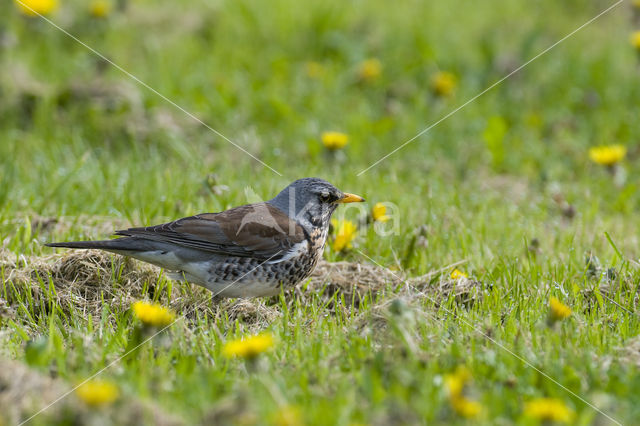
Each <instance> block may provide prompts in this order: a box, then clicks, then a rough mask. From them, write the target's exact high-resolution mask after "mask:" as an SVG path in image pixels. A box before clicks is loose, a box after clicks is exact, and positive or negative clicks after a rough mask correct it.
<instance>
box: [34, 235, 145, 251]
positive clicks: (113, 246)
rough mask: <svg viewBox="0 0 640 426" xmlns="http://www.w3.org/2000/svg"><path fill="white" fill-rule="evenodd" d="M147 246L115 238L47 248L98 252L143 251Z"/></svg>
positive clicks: (52, 244) (64, 243)
mask: <svg viewBox="0 0 640 426" xmlns="http://www.w3.org/2000/svg"><path fill="white" fill-rule="evenodd" d="M145 245H148V244H140V240H137V239H134V238H116V239H115V240H102V241H68V242H60V243H48V244H45V246H47V247H63V248H73V249H99V250H134V251H137V250H145V249H148V248H147V247H144V246H145Z"/></svg>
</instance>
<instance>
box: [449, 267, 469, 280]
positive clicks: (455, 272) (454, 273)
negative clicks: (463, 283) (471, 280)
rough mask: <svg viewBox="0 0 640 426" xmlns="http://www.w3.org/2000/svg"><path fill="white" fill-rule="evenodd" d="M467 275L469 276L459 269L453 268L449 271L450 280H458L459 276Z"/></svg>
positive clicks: (464, 276)
mask: <svg viewBox="0 0 640 426" xmlns="http://www.w3.org/2000/svg"><path fill="white" fill-rule="evenodd" d="M468 277H469V276H468V275H467V274H466V273H465V272H462V271H461V270H460V269H454V270H453V271H451V279H452V280H459V279H460V278H468Z"/></svg>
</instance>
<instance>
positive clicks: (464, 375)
mask: <svg viewBox="0 0 640 426" xmlns="http://www.w3.org/2000/svg"><path fill="white" fill-rule="evenodd" d="M470 380H471V372H470V371H469V370H468V369H467V367H465V366H462V365H461V366H459V367H458V368H456V371H454V372H453V374H447V375H445V376H444V385H445V387H446V388H447V392H448V393H449V397H450V398H458V397H460V396H462V391H463V390H464V387H465V385H466V384H467V383H468V382H469V381H470Z"/></svg>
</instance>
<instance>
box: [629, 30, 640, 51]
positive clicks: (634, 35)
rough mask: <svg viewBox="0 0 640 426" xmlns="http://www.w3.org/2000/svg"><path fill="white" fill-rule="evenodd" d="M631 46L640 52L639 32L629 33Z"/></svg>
mask: <svg viewBox="0 0 640 426" xmlns="http://www.w3.org/2000/svg"><path fill="white" fill-rule="evenodd" d="M630 41H631V45H632V46H633V47H634V48H636V49H638V50H640V31H634V32H632V33H631V39H630Z"/></svg>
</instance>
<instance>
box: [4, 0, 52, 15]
mask: <svg viewBox="0 0 640 426" xmlns="http://www.w3.org/2000/svg"><path fill="white" fill-rule="evenodd" d="M14 3H15V5H16V6H17V7H18V9H19V10H20V12H21V13H22V14H23V15H26V16H38V15H49V14H51V13H52V12H54V11H55V10H56V9H57V8H58V0H20V1H18V0H14Z"/></svg>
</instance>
